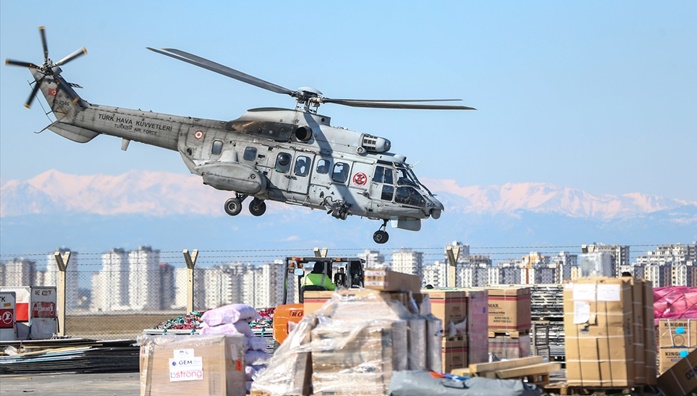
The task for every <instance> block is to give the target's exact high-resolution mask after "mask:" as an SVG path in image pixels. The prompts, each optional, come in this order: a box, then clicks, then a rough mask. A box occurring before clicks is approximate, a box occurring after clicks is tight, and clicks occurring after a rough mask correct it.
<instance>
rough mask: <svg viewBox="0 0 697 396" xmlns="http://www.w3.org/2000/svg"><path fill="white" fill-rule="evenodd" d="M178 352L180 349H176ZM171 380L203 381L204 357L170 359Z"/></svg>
mask: <svg viewBox="0 0 697 396" xmlns="http://www.w3.org/2000/svg"><path fill="white" fill-rule="evenodd" d="M181 351H187V350H186V349H184V350H181ZM191 351H193V350H191ZM176 352H180V351H175V354H176ZM169 380H170V382H176V381H203V358H202V357H200V356H199V357H183V358H181V357H180V358H174V359H169Z"/></svg>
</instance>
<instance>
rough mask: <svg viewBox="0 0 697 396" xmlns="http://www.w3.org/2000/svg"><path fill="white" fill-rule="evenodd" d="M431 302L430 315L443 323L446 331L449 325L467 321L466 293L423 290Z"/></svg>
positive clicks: (452, 290)
mask: <svg viewBox="0 0 697 396" xmlns="http://www.w3.org/2000/svg"><path fill="white" fill-rule="evenodd" d="M422 293H424V294H428V297H429V300H430V301H431V313H432V314H433V315H434V316H435V317H437V318H438V319H440V320H441V321H443V328H445V330H446V331H447V329H448V326H450V324H451V323H455V324H456V323H461V322H463V321H464V320H465V319H467V293H465V292H464V291H463V290H456V289H424V290H422Z"/></svg>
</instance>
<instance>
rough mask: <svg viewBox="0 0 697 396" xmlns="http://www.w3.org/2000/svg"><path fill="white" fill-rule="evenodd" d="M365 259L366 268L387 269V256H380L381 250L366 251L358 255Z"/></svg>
mask: <svg viewBox="0 0 697 396" xmlns="http://www.w3.org/2000/svg"><path fill="white" fill-rule="evenodd" d="M358 258H360V259H363V261H364V262H365V268H385V265H386V263H385V255H383V254H380V251H379V250H366V251H365V252H363V253H360V254H359V255H358Z"/></svg>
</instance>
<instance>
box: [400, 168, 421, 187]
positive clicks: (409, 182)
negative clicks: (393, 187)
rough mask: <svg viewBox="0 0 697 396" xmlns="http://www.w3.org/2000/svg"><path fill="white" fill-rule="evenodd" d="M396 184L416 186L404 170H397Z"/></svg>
mask: <svg viewBox="0 0 697 396" xmlns="http://www.w3.org/2000/svg"><path fill="white" fill-rule="evenodd" d="M397 184H398V185H400V186H416V182H415V181H414V179H412V177H411V175H410V174H409V173H407V171H406V170H405V169H397Z"/></svg>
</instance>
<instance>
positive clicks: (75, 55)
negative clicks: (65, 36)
mask: <svg viewBox="0 0 697 396" xmlns="http://www.w3.org/2000/svg"><path fill="white" fill-rule="evenodd" d="M86 53H87V49H86V48H80V49H79V50H77V51H75V52H73V53H72V54H70V55H68V56H66V57H65V58H63V59H61V60H59V61H58V62H56V63H55V64H54V66H60V65H65V64H66V63H68V62H70V61H72V60H73V59H75V58H78V57H80V56H82V55H84V54H86Z"/></svg>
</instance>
